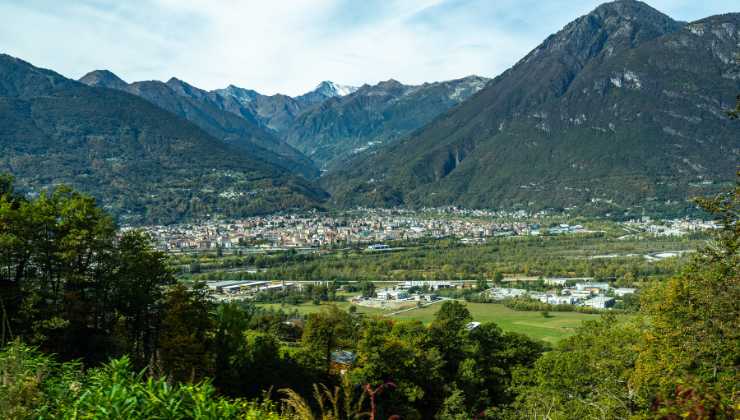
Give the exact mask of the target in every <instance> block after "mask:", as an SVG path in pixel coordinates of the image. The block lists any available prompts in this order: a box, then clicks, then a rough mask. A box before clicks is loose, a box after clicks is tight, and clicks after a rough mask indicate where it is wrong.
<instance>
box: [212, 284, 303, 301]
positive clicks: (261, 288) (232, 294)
mask: <svg viewBox="0 0 740 420" xmlns="http://www.w3.org/2000/svg"><path fill="white" fill-rule="evenodd" d="M206 285H207V286H208V288H209V289H210V290H211V292H212V296H214V297H215V298H216V299H217V300H231V299H235V300H239V299H243V298H245V297H251V296H254V295H255V294H257V293H259V292H270V291H280V290H291V289H295V288H297V287H300V285H299V284H297V283H294V282H270V281H253V280H224V281H211V282H208V283H206Z"/></svg>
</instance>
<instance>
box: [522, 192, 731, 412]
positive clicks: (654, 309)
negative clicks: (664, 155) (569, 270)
mask: <svg viewBox="0 0 740 420" xmlns="http://www.w3.org/2000/svg"><path fill="white" fill-rule="evenodd" d="M738 179H739V180H740V177H739V178H738ZM702 205H703V207H704V208H705V209H706V210H707V211H708V212H710V213H713V214H715V215H716V216H717V217H718V218H719V219H720V220H721V222H722V229H721V230H720V231H719V232H717V234H716V238H715V240H714V241H712V242H710V243H709V245H708V246H707V247H706V248H705V249H703V250H702V251H701V252H700V253H698V255H697V256H696V257H695V258H694V260H693V262H692V264H690V265H688V266H687V267H686V268H685V269H684V270H683V272H682V273H681V274H679V275H677V276H675V277H673V278H671V279H669V280H668V281H666V282H663V283H659V284H655V285H653V287H652V288H650V289H648V290H647V291H646V292H645V293H643V294H642V296H641V298H642V308H641V314H642V315H643V316H644V322H641V319H642V318H636V319H634V322H630V323H617V322H615V320H614V318H613V317H611V316H608V317H605V318H604V319H602V320H601V321H599V322H589V323H586V324H584V326H583V327H582V328H581V329H579V331H578V333H577V334H576V335H575V336H573V337H571V338H569V339H567V340H565V341H563V342H561V343H560V346H559V347H558V348H557V349H556V350H555V351H552V352H549V353H546V354H544V355H543V356H542V357H541V358H540V359H539V360H538V361H537V362H536V363H535V366H534V368H533V369H531V370H527V371H522V372H520V373H519V374H518V375H517V383H518V385H517V387H516V391H517V392H518V394H519V396H518V397H517V403H516V405H515V406H514V408H513V409H512V416H517V417H518V416H522V415H524V416H527V417H535V418H537V417H543V416H547V417H549V418H553V419H559V418H563V419H567V418H627V417H633V418H734V417H737V410H738V405H737V404H738V390H737V384H738V383H740V376H739V373H738V369H737V366H738V360H740V335H738V331H740V318H738V316H737V314H738V313H740V284H739V283H738V281H739V280H740V273H738V267H740V261H738V258H739V257H740V256H739V253H738V249H739V248H740V227H739V226H740V224H739V223H738V215H739V214H740V211H739V210H740V207H739V205H740V182H739V183H738V186H736V188H735V190H734V191H733V192H730V193H727V194H723V195H720V196H718V197H716V198H715V199H711V200H702ZM514 413H516V414H514Z"/></svg>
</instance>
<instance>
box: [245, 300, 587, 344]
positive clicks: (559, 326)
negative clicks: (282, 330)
mask: <svg viewBox="0 0 740 420" xmlns="http://www.w3.org/2000/svg"><path fill="white" fill-rule="evenodd" d="M335 304H336V305H337V307H339V308H340V309H344V310H346V309H347V308H349V306H350V303H349V302H336V303H335ZM465 304H466V306H467V307H468V310H470V313H471V314H472V315H473V320H474V321H477V322H495V323H496V324H497V325H498V326H499V327H500V328H501V329H502V330H504V331H511V332H518V333H522V334H525V335H527V336H529V337H532V338H536V339H539V340H543V341H546V342H548V343H550V344H554V343H557V342H558V341H560V340H562V339H563V338H566V337H569V336H571V335H573V334H574V333H575V329H576V328H578V326H580V325H581V323H582V322H583V321H586V320H591V319H597V318H598V317H599V315H594V314H581V313H577V312H550V317H549V318H545V317H543V316H542V314H541V313H540V312H530V311H515V310H513V309H509V308H507V307H506V306H504V305H501V304H497V303H471V302H465ZM327 305H330V304H329V303H323V304H322V305H319V306H317V305H314V304H313V303H303V304H301V305H281V304H279V303H265V304H258V305H257V306H260V307H263V308H273V309H283V310H284V311H286V312H287V311H293V310H298V312H299V313H300V314H302V315H303V314H309V313H312V312H316V311H319V310H320V309H321V308H322V307H324V306H327ZM439 306H440V303H435V304H433V305H430V306H427V307H424V308H420V309H414V310H411V311H406V312H401V313H399V314H396V315H392V316H391V318H393V319H405V320H419V321H421V322H424V323H427V322H431V321H432V320H433V319H434V314H435V312H437V311H438V310H439ZM357 312H358V313H361V314H365V315H384V314H388V313H389V312H390V311H387V310H383V309H375V308H367V307H363V306H357Z"/></svg>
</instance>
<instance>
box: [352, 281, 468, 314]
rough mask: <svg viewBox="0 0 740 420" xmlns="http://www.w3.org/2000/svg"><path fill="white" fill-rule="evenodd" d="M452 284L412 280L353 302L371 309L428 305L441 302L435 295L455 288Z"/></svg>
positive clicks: (357, 298)
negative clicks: (411, 304)
mask: <svg viewBox="0 0 740 420" xmlns="http://www.w3.org/2000/svg"><path fill="white" fill-rule="evenodd" d="M453 287H455V285H453V283H452V282H449V281H436V280H412V281H405V282H403V283H399V284H397V285H395V286H394V287H388V288H384V289H381V290H378V291H376V292H375V296H374V297H362V296H357V297H355V298H353V299H352V302H353V303H355V304H358V305H362V306H369V307H379V308H387V307H401V306H404V305H405V304H409V303H416V304H422V305H423V304H428V303H432V302H436V301H438V300H440V297H439V296H438V295H437V294H436V293H435V292H436V291H438V290H440V289H448V288H453Z"/></svg>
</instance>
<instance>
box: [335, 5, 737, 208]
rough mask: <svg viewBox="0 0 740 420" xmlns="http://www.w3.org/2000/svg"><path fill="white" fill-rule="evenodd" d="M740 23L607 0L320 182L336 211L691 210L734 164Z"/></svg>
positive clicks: (729, 17) (723, 183)
mask: <svg viewBox="0 0 740 420" xmlns="http://www.w3.org/2000/svg"><path fill="white" fill-rule="evenodd" d="M739 41H740V14H737V13H732V14H726V15H719V16H712V17H709V18H706V19H702V20H699V21H697V22H692V23H688V24H687V23H683V22H677V21H674V20H673V19H671V18H669V17H668V16H666V15H664V14H662V13H660V12H658V11H656V10H655V9H653V8H651V7H650V6H648V5H646V4H644V3H642V2H637V1H631V0H623V1H616V2H612V3H607V4H604V5H602V6H600V7H598V8H597V9H595V10H594V11H593V12H591V13H589V14H588V15H585V16H582V17H580V18H578V19H577V20H575V21H574V22H572V23H570V24H568V25H567V26H566V27H565V28H563V29H562V30H561V31H560V32H558V33H556V34H554V35H552V36H550V37H549V38H547V39H546V40H545V41H544V42H543V43H542V44H541V45H539V46H538V47H537V48H535V49H534V50H533V51H532V52H530V53H529V54H527V55H526V56H525V57H524V58H523V59H521V60H520V61H519V62H518V63H517V64H516V65H514V66H513V67H512V68H510V69H509V70H507V71H506V72H504V73H503V74H501V75H500V76H498V77H496V78H495V79H493V80H492V81H491V82H489V83H488V84H487V85H486V87H485V88H484V89H483V90H481V91H480V92H478V93H477V94H476V95H474V96H473V97H471V98H470V99H469V100H467V101H465V102H463V103H462V104H461V105H460V106H458V107H456V108H454V109H452V110H451V111H450V112H447V113H445V114H443V115H441V116H440V117H438V118H436V119H435V120H434V121H433V122H431V123H430V124H428V125H426V126H425V127H423V128H421V129H420V130H418V131H416V132H414V133H413V134H412V135H410V136H407V137H405V138H403V139H402V140H401V141H398V142H395V143H393V144H391V145H389V146H388V147H384V148H381V149H378V150H377V151H376V152H375V153H374V154H373V155H372V156H371V157H363V158H362V159H357V160H355V161H353V162H351V163H350V164H347V165H346V166H345V167H344V168H342V169H339V170H337V171H334V172H333V173H331V174H328V175H327V176H326V177H325V178H323V180H322V181H323V185H324V186H325V187H326V188H327V189H328V190H329V191H330V193H331V194H332V200H334V202H335V203H337V204H339V205H343V206H353V205H368V206H389V205H406V206H441V205H459V206H465V207H473V208H475V207H485V208H549V207H554V208H569V207H580V208H583V207H589V208H592V209H595V210H598V211H601V212H611V211H622V210H624V209H627V208H632V207H634V208H637V209H640V208H642V210H650V209H657V208H663V209H674V210H679V211H680V210H682V209H685V208H686V207H690V206H691V204H690V203H689V202H688V201H687V199H688V198H689V197H692V196H695V195H704V194H709V193H712V192H715V191H717V190H720V189H723V188H727V187H728V184H731V183H732V182H733V181H734V177H735V170H736V169H737V165H738V162H740V159H739V158H740V125H739V124H737V123H736V122H733V121H730V120H729V119H728V117H727V114H726V110H727V109H730V108H733V107H734V103H735V96H736V95H737V94H738V92H740V67H739V65H738V62H737V61H736V57H738V54H739V53H740V47H739V45H740V42H739Z"/></svg>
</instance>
